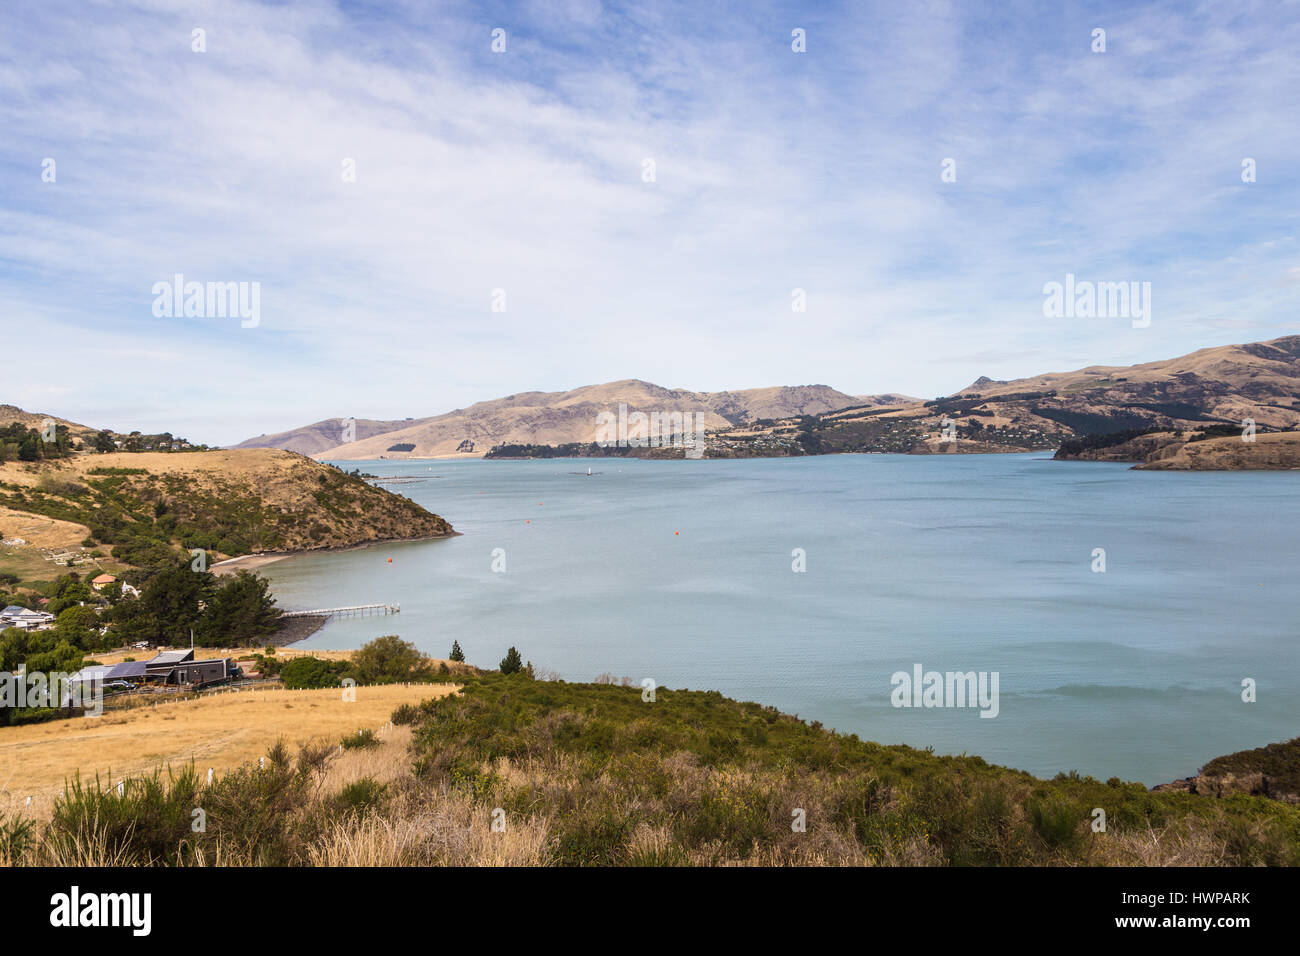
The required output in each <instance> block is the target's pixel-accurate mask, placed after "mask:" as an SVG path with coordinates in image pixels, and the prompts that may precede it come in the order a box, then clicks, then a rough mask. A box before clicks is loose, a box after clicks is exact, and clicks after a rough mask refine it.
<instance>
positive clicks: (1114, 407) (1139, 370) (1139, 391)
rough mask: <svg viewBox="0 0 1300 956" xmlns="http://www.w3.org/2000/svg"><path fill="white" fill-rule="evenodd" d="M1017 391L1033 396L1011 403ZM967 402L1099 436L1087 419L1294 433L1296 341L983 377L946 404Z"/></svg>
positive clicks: (1299, 416)
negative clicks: (1022, 412)
mask: <svg viewBox="0 0 1300 956" xmlns="http://www.w3.org/2000/svg"><path fill="white" fill-rule="evenodd" d="M1022 393H1028V394H1030V395H1033V396H1034V397H1032V398H1024V399H1020V398H1017V397H1016V396H1017V395H1019V394H1022ZM972 396H978V397H980V398H984V399H991V400H995V401H996V403H997V404H999V405H1002V406H1007V407H1009V406H1017V407H1020V408H1024V409H1026V410H1031V411H1032V410H1033V409H1034V408H1035V407H1037V408H1040V409H1045V410H1047V411H1048V412H1052V411H1059V412H1061V413H1062V414H1061V415H1059V416H1057V417H1056V419H1053V418H1052V416H1051V415H1050V414H1049V415H1048V416H1046V417H1047V418H1048V420H1049V421H1051V420H1059V421H1061V423H1062V424H1065V425H1066V426H1067V427H1070V428H1073V429H1074V430H1075V431H1084V432H1086V431H1097V430H1100V429H1097V428H1091V427H1089V426H1090V425H1091V424H1092V423H1091V422H1089V421H1088V420H1087V419H1088V418H1098V419H1106V418H1110V419H1114V420H1115V421H1116V423H1117V427H1116V429H1114V430H1118V429H1119V428H1134V427H1143V426H1163V425H1178V424H1179V423H1194V422H1218V423H1223V424H1237V425H1239V424H1241V422H1242V420H1243V419H1246V418H1253V419H1254V420H1255V421H1256V422H1257V423H1258V424H1259V425H1261V426H1268V427H1272V428H1277V429H1294V428H1296V427H1297V426H1300V404H1298V401H1300V336H1298V335H1288V336H1284V337H1282V338H1278V339H1273V340H1271V341H1268V342H1255V343H1251V344H1247V345H1224V346H1218V347H1216V348H1208V349H1201V350H1199V351H1196V352H1192V353H1191V354H1190V355H1182V356H1179V357H1178V358H1174V359H1166V360H1164V361H1160V362H1146V363H1143V364H1141V365H1129V366H1123V365H1093V366H1089V367H1088V368H1084V369H1079V370H1078V371H1075V372H1053V373H1048V374H1044V375H1036V376H1033V377H1031V378H1021V379H1016V380H1015V381H1010V382H994V381H992V380H991V379H987V378H981V379H979V380H977V381H976V382H974V383H972V384H971V385H968V386H967V387H966V388H964V389H962V390H961V391H960V392H958V393H957V394H956V395H954V396H952V398H954V399H956V398H969V397H972ZM1079 416H1083V417H1082V418H1080V417H1079ZM1039 417H1044V416H1042V415H1041V414H1040V415H1039ZM1072 418H1074V419H1076V420H1075V421H1072V420H1071V419H1072ZM1120 421H1123V422H1124V424H1118V423H1119V422H1120ZM1098 424H1100V422H1099V423H1098Z"/></svg>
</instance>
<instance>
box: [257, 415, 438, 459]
mask: <svg viewBox="0 0 1300 956" xmlns="http://www.w3.org/2000/svg"><path fill="white" fill-rule="evenodd" d="M351 421H354V422H355V424H356V439H357V440H358V441H362V440H365V439H367V438H371V437H373V436H375V435H383V434H387V433H388V432H392V431H396V430H397V429H399V428H405V427H407V426H409V425H410V424H412V422H414V421H415V419H412V418H407V419H405V420H403V421H392V422H380V421H374V420H373V419H369V418H357V419H353V420H350V419H346V418H327V419H325V420H324V421H321V422H313V423H312V424H310V425H304V426H303V427H302V428H294V429H290V430H289V431H287V432H277V433H276V434H274V435H259V436H258V437H256V438H250V439H248V440H247V441H241V442H240V443H239V444H238V445H232V446H231V447H232V448H279V449H281V450H283V451H296V452H297V453H298V454H300V455H316V454H317V453H318V452H321V451H325V450H327V449H330V448H336V447H338V446H339V445H340V444H343V437H344V431H345V429H346V428H347V427H348V425H349V422H351Z"/></svg>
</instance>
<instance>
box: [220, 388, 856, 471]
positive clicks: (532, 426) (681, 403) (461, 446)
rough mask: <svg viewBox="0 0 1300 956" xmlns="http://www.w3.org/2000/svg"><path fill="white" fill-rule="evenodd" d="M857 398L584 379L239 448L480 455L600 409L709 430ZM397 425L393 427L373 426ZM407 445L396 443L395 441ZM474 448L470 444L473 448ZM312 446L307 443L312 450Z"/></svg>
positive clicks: (320, 425) (829, 392)
mask: <svg viewBox="0 0 1300 956" xmlns="http://www.w3.org/2000/svg"><path fill="white" fill-rule="evenodd" d="M856 403H857V399H855V398H854V397H853V396H851V395H846V394H844V393H843V392H838V391H836V390H835V389H833V388H829V387H827V386H825V385H805V386H791V387H773V388H755V389H746V390H742V391H735V392H691V391H687V390H685V389H669V388H662V387H660V386H658V385H653V384H651V383H649V382H643V381H639V380H637V379H627V380H625V381H619V382H608V383H605V384H603V385H587V386H583V387H582V388H575V389H572V390H570V391H565V392H522V393H519V394H516V395H508V396H506V397H505V398H498V399H494V400H492V401H486V402H478V403H476V404H474V405H471V406H470V407H469V408H465V409H459V408H458V409H456V410H454V411H451V412H447V413H446V414H443V415H436V416H433V417H431V418H420V419H415V420H412V421H406V422H388V423H384V422H366V423H365V424H366V426H367V427H366V428H363V422H362V421H361V420H358V421H357V440H356V441H354V442H349V443H347V444H342V443H341V442H340V441H339V440H338V438H337V437H335V438H334V441H333V443H332V444H330V445H329V446H327V447H322V446H323V443H324V441H325V440H326V439H328V438H329V437H330V436H338V435H340V434H341V427H340V426H338V425H337V424H336V423H339V422H340V421H341V420H339V419H330V420H328V421H326V422H317V423H316V424H314V425H308V426H306V427H304V428H300V429H294V430H291V431H287V432H281V433H280V434H278V435H271V436H262V437H260V438H254V439H249V440H248V441H246V442H243V443H242V444H241V445H240V446H238V447H252V446H254V445H256V446H274V447H280V448H293V450H296V451H301V452H302V453H303V454H310V455H312V456H313V457H316V458H321V459H330V460H357V459H373V458H434V457H450V456H455V455H458V454H459V455H467V456H473V457H482V455H483V454H484V453H485V452H487V451H488V450H489V449H490V448H491V447H492V446H493V445H505V444H543V445H561V444H565V443H569V442H590V441H593V440H595V438H596V435H597V430H598V427H599V424H598V416H599V415H600V414H601V413H602V412H606V413H613V414H617V413H618V408H619V405H620V404H626V405H627V406H628V409H629V411H644V412H647V413H648V412H651V411H661V412H665V411H666V412H683V413H685V412H698V413H700V416H701V417H700V423H701V425H702V426H703V427H704V428H705V429H706V430H708V431H717V430H719V429H726V428H731V427H732V426H733V425H737V424H740V423H743V422H748V421H753V420H755V419H760V418H774V417H783V416H789V415H801V414H811V413H817V412H824V411H829V410H831V409H834V408H842V407H844V406H846V405H853V404H856ZM386 425H393V426H395V427H393V428H392V429H391V430H387V431H372V432H371V433H369V434H367V432H368V431H370V429H371V428H375V429H378V428H382V427H384V426H386ZM399 445H401V446H407V445H409V446H410V448H409V449H405V450H391V449H393V448H394V446H399ZM471 448H472V450H471ZM308 449H310V450H308Z"/></svg>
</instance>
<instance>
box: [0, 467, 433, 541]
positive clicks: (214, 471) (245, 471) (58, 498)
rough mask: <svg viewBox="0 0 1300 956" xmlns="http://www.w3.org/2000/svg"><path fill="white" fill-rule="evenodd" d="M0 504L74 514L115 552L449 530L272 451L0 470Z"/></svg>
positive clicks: (357, 482)
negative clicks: (160, 547)
mask: <svg viewBox="0 0 1300 956" xmlns="http://www.w3.org/2000/svg"><path fill="white" fill-rule="evenodd" d="M0 506H4V507H5V508H6V509H11V510H10V511H7V512H6V513H7V514H9V515H11V519H10V523H15V527H17V524H16V522H17V521H19V520H21V519H22V516H23V515H40V516H44V517H46V518H53V519H57V520H59V521H65V522H74V523H77V524H80V525H84V526H85V527H86V528H88V529H89V534H90V535H91V536H93V537H94V538H95V539H96V540H97V541H98V542H99V543H100V544H102V545H109V546H112V550H113V554H114V556H115V557H118V558H120V559H121V560H122V561H124V562H126V563H128V564H132V563H137V562H136V561H135V560H134V559H135V558H136V557H137V556H143V555H147V554H149V553H150V551H149V549H150V548H153V549H154V552H153V553H157V552H156V549H157V547H159V546H162V547H170V548H175V547H181V548H184V549H188V548H190V547H193V546H196V545H195V542H196V541H197V542H199V543H198V544H197V546H199V547H203V548H205V549H206V550H208V551H210V552H211V553H212V554H213V556H214V557H217V558H221V557H230V556H235V555H243V554H250V553H258V552H263V551H301V550H313V549H321V548H342V547H353V546H356V545H361V544H369V543H373V542H378V541H388V540H409V539H416V538H426V537H440V536H443V535H450V534H454V533H455V532H454V531H453V530H452V527H451V525H450V524H448V523H447V521H446V520H444V519H443V518H441V517H439V516H438V515H436V514H433V513H431V512H429V511H426V510H425V509H424V508H422V507H420V506H419V505H417V504H416V503H415V502H413V501H411V500H410V499H408V498H405V497H403V496H401V495H397V494H393V493H392V492H389V491H386V490H384V489H382V488H376V487H374V486H372V485H370V484H368V483H367V482H366V481H364V480H362V479H361V478H359V477H355V476H352V475H348V474H345V473H344V472H342V471H340V470H339V469H337V468H332V467H330V466H328V465H323V464H321V463H319V462H316V461H312V460H311V459H310V458H306V457H303V456H302V455H298V454H295V453H294V452H287V451H280V450H278V449H269V448H267V449H240V450H225V451H209V452H188V453H173V454H166V453H162V452H156V453H155V452H145V453H140V454H128V453H123V452H119V453H114V454H107V455H95V454H91V455H81V456H78V457H76V458H71V459H64V460H59V461H47V462H42V463H40V464H39V465H35V464H18V463H14V462H10V463H9V464H7V465H4V466H0Z"/></svg>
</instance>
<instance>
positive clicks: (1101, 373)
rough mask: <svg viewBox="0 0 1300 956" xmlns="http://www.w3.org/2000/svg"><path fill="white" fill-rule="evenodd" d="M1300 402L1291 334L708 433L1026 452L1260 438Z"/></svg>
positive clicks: (1298, 357) (802, 442)
mask: <svg viewBox="0 0 1300 956" xmlns="http://www.w3.org/2000/svg"><path fill="white" fill-rule="evenodd" d="M864 397H865V396H864ZM871 397H873V398H886V397H887V396H871ZM1298 397H1300V336H1294V335H1292V336H1285V337H1283V338H1279V339H1274V340H1272V341H1270V342H1257V343H1253V344H1249V345H1228V346H1221V347H1218V348H1210V349H1201V350H1200V351H1198V352H1193V353H1192V354H1190V355H1184V356H1181V357H1179V358H1175V359H1168V360H1166V361H1161V362H1148V363H1145V364H1142V365H1134V366H1091V367H1089V368H1085V369H1080V370H1078V371H1076V372H1057V373H1049V374H1045V375H1037V376H1033V377H1032V378H1022V379H1017V380H1015V381H1009V382H1004V381H994V380H993V379H990V378H986V377H981V378H979V379H978V380H976V381H975V382H974V383H972V384H971V385H969V386H967V387H966V388H964V389H962V390H961V391H960V392H957V393H956V394H954V395H950V396H947V397H944V398H937V399H933V400H931V401H927V402H913V403H911V404H907V405H903V406H901V407H888V408H882V407H879V406H873V405H871V404H867V403H862V402H859V403H858V404H857V405H855V406H853V407H849V408H842V409H839V410H836V411H832V412H830V413H827V414H821V415H818V416H817V418H816V420H815V421H813V422H808V421H801V420H799V419H796V418H788V419H785V420H782V421H776V422H774V423H764V424H763V425H762V426H760V427H757V428H755V427H748V428H736V429H731V430H730V431H729V432H722V433H720V434H718V435H714V436H710V440H709V443H708V447H707V450H706V452H705V454H706V456H708V457H716V456H719V455H732V456H742V455H747V454H753V453H760V454H795V455H797V454H817V453H827V452H831V453H834V452H900V453H913V454H925V453H939V454H952V453H957V454H960V453H963V452H976V453H983V452H991V451H1004V452H1016V451H1031V450H1046V449H1050V448H1055V447H1058V446H1059V445H1060V444H1061V443H1062V442H1063V441H1065V440H1066V439H1069V438H1073V437H1076V436H1080V435H1097V434H1110V433H1114V432H1121V431H1129V430H1133V431H1138V430H1148V429H1155V428H1159V429H1168V430H1169V431H1170V432H1177V431H1184V432H1191V431H1196V430H1197V429H1204V428H1205V427H1207V426H1210V425H1233V426H1237V427H1240V426H1241V423H1242V421H1243V420H1244V419H1247V418H1250V419H1254V420H1255V422H1256V424H1257V425H1258V427H1259V428H1260V429H1261V435H1262V434H1263V433H1264V432H1266V431H1269V430H1274V431H1278V430H1290V429H1295V428H1297V427H1300V398H1298ZM1180 440H1182V439H1180ZM1145 444H1151V442H1150V441H1148V442H1146V443H1145ZM1120 453H1121V452H1114V453H1110V454H1120ZM1122 453H1123V454H1136V452H1135V451H1133V450H1132V449H1124V450H1123V451H1122ZM1086 457H1105V456H1094V455H1089V456H1086ZM1237 458H1240V460H1241V461H1243V462H1244V461H1247V460H1251V461H1253V460H1256V459H1253V458H1251V459H1247V458H1241V456H1237ZM1124 460H1129V459H1124ZM1138 460H1142V458H1140V457H1139V459H1138ZM1234 460H1235V459H1234ZM1226 467H1235V466H1233V465H1228V466H1226ZM1241 467H1254V466H1251V465H1242V466H1241ZM1267 467H1275V466H1271V465H1270V466H1267Z"/></svg>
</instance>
